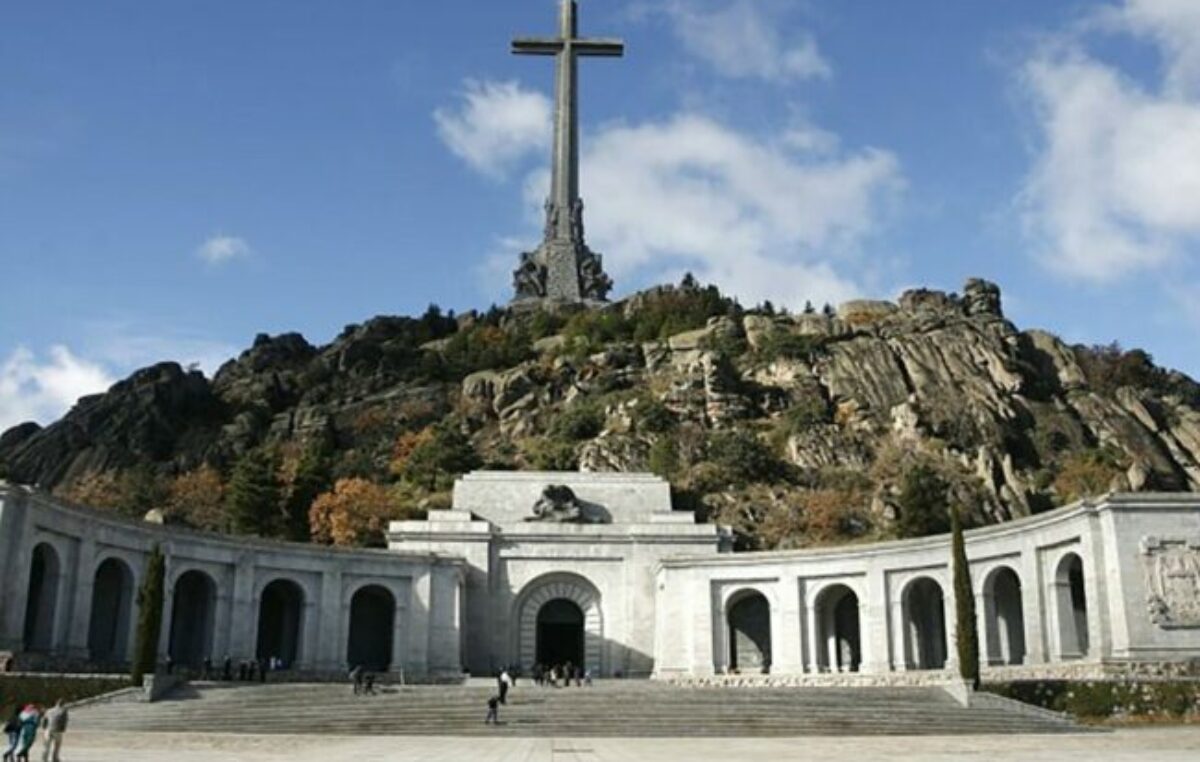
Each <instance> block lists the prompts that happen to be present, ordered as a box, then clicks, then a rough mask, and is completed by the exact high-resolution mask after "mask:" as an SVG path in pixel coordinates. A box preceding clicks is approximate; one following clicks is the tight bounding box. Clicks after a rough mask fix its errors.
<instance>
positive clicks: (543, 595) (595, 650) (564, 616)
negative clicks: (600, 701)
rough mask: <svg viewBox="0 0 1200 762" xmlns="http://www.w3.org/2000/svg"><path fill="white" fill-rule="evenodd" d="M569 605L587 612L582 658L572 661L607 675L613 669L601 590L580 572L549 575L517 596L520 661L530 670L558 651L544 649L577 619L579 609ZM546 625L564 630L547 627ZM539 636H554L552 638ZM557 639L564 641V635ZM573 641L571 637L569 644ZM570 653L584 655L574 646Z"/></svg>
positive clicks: (516, 646)
mask: <svg viewBox="0 0 1200 762" xmlns="http://www.w3.org/2000/svg"><path fill="white" fill-rule="evenodd" d="M567 604H570V605H573V606H574V607H575V609H576V610H577V611H578V612H580V613H582V615H583V624H582V628H583V649H582V659H579V658H577V659H572V660H571V661H572V663H573V664H582V665H583V666H584V667H585V668H586V669H588V670H590V671H591V673H592V674H593V675H596V676H601V675H607V674H608V672H606V671H605V670H606V669H608V668H610V665H608V664H607V663H606V662H607V660H606V658H605V657H604V619H603V616H602V614H601V600H600V592H599V591H598V590H597V589H596V587H595V586H594V585H593V584H592V583H591V582H589V581H588V580H587V579H585V578H583V577H581V576H579V575H577V574H568V573H554V574H547V575H545V576H542V577H539V578H537V579H535V580H533V581H532V582H530V583H529V584H527V585H526V586H525V588H524V589H523V590H522V591H521V594H520V595H518V596H517V600H516V603H515V604H514V606H513V622H514V623H515V625H516V631H515V633H514V640H515V643H514V651H515V653H516V656H517V660H518V662H519V663H520V665H521V666H522V667H523V668H524V669H525V670H527V671H528V670H531V669H532V668H533V665H534V664H537V663H539V661H541V659H540V657H546V656H550V655H553V654H554V653H557V650H555V651H553V652H551V653H546V652H543V651H542V649H543V647H544V644H546V643H549V642H551V640H555V639H556V637H558V636H562V635H563V634H564V633H565V632H566V627H567V625H570V624H571V622H573V621H575V620H574V616H575V612H574V611H571V610H569V609H568V607H567ZM544 625H545V626H550V627H551V628H554V627H561V628H562V629H557V630H555V629H551V630H543V626H544ZM556 634H557V635H556ZM539 635H543V636H545V635H550V636H551V640H547V639H546V637H539ZM557 642H559V643H560V644H561V643H562V640H561V638H559V639H558V640H557ZM569 642H570V641H569V639H568V641H567V643H569ZM555 648H556V649H557V648H558V647H557V646H556V647H555ZM564 650H565V649H564ZM570 653H571V654H573V655H575V656H577V657H578V656H580V654H579V652H578V650H575V647H574V646H572V650H571V651H570ZM541 663H543V664H544V663H546V662H541ZM618 669H619V667H618Z"/></svg>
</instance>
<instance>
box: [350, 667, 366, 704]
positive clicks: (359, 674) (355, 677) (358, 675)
mask: <svg viewBox="0 0 1200 762" xmlns="http://www.w3.org/2000/svg"><path fill="white" fill-rule="evenodd" d="M350 682H352V683H353V684H354V695H355V696H357V695H359V694H360V693H362V689H363V668H362V666H361V665H359V664H355V665H354V666H353V667H352V668H351V669H350Z"/></svg>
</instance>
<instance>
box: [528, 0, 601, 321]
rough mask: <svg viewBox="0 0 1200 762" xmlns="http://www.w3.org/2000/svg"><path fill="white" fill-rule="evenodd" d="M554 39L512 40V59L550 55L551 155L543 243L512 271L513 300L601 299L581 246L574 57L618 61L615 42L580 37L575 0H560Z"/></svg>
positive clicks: (594, 268) (594, 267) (595, 264)
mask: <svg viewBox="0 0 1200 762" xmlns="http://www.w3.org/2000/svg"><path fill="white" fill-rule="evenodd" d="M561 4H562V5H561V10H560V15H559V35H558V37H548V38H547V37H535V38H522V39H517V40H514V41H513V53H515V54H517V55H534V56H555V57H556V58H557V70H558V71H557V78H556V85H555V113H554V153H553V156H552V169H551V187H550V197H549V198H548V199H547V200H546V230H545V237H544V240H543V241H542V245H541V246H540V247H539V248H538V250H537V251H536V252H533V253H532V254H523V255H522V256H521V267H520V268H519V269H518V270H517V271H516V273H514V285H515V287H516V292H517V293H516V299H517V300H518V301H521V300H529V299H550V300H555V301H567V302H580V301H603V300H604V299H605V298H607V296H608V291H609V289H611V288H612V281H611V280H609V278H608V276H606V275H605V274H604V271H603V268H602V267H601V262H600V257H599V256H598V255H596V254H594V253H592V252H591V251H590V250H589V249H588V248H587V245H586V244H585V243H584V234H583V202H582V201H581V200H580V198H579V72H578V64H579V62H578V57H579V56H605V57H620V56H622V55H624V53H625V44H624V43H623V42H621V41H620V40H610V39H584V38H581V37H580V36H579V25H578V3H577V0H561Z"/></svg>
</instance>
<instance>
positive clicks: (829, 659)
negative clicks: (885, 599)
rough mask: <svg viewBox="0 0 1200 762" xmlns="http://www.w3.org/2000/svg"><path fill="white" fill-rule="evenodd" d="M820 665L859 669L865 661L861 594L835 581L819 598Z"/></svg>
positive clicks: (825, 669) (831, 668)
mask: <svg viewBox="0 0 1200 762" xmlns="http://www.w3.org/2000/svg"><path fill="white" fill-rule="evenodd" d="M817 629H818V635H817V638H818V646H817V665H818V666H819V667H820V669H821V671H822V672H857V671H858V668H859V665H860V664H861V663H862V640H861V634H860V632H859V623H858V596H857V595H856V594H855V593H854V591H853V590H851V589H850V588H849V587H847V586H846V585H834V586H833V587H831V588H829V589H827V590H825V591H823V592H822V593H821V595H820V597H819V598H818V599H817Z"/></svg>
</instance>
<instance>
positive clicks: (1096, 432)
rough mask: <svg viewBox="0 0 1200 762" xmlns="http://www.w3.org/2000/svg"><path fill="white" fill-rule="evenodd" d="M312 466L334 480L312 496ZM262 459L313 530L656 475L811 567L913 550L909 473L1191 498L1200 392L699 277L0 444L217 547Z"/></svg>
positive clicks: (403, 325)
mask: <svg viewBox="0 0 1200 762" xmlns="http://www.w3.org/2000/svg"><path fill="white" fill-rule="evenodd" d="M313 452H319V453H320V457H319V460H320V463H322V464H323V465H322V466H321V468H320V469H319V470H320V471H321V474H320V477H319V478H318V479H317V481H316V482H313V483H309V484H308V485H307V486H305V487H304V488H303V489H301V488H300V487H298V486H297V483H296V482H297V479H298V478H299V477H298V476H297V473H298V471H303V470H304V466H302V465H299V464H301V463H302V462H304V461H305V454H306V453H309V454H311V453H313ZM263 453H269V456H270V458H271V459H273V463H274V465H273V467H272V470H271V474H272V476H271V478H272V479H274V480H275V481H276V482H277V483H278V487H279V490H280V492H279V498H278V499H279V503H280V508H279V510H280V511H281V513H283V514H286V513H287V512H288V511H291V512H292V513H293V514H297V515H299V516H300V523H301V524H303V523H304V522H303V519H304V515H305V514H306V513H307V512H308V511H309V510H310V508H311V507H312V503H313V501H314V498H317V495H318V493H321V492H326V493H336V492H338V491H339V490H340V489H342V488H343V487H345V485H346V484H347V483H348V482H354V483H355V484H359V485H360V486H361V485H364V484H366V485H374V486H375V487H376V488H378V490H379V491H380V492H379V494H381V495H384V496H385V499H384V507H383V508H381V509H380V510H381V511H382V512H383V513H385V514H386V513H387V512H388V511H393V512H394V513H396V514H397V515H399V514H403V513H411V512H412V511H413V510H414V509H418V508H420V507H422V506H429V505H436V504H439V503H440V502H444V500H445V494H444V493H445V490H446V488H447V487H448V485H449V484H450V482H451V480H452V478H453V476H454V475H455V473H456V472H459V471H462V470H466V469H468V468H473V467H479V466H487V467H491V468H539V469H550V470H567V469H574V468H577V467H578V468H583V469H585V470H639V471H641V470H653V471H656V472H658V473H660V474H662V475H664V476H666V477H667V478H669V479H671V481H672V483H673V485H675V487H676V496H677V500H678V501H679V502H680V504H681V506H683V505H686V506H687V507H689V508H698V509H700V510H701V512H702V514H703V515H706V516H708V517H710V518H711V519H712V520H719V521H722V522H724V523H729V524H731V525H733V526H734V527H735V528H736V530H737V532H738V536H739V539H740V542H741V544H742V546H743V547H795V546H802V545H807V544H813V543H826V542H839V541H850V540H854V539H858V538H863V539H873V538H878V537H886V536H894V535H896V534H904V533H906V532H908V533H912V532H913V531H914V530H912V528H911V527H909V528H908V529H905V521H904V519H905V516H904V515H903V514H904V512H905V510H906V507H905V491H906V490H911V489H913V485H911V484H906V480H908V479H909V476H910V475H911V474H912V473H913V472H914V471H919V472H921V473H924V474H932V475H933V476H934V477H935V478H936V479H938V480H939V483H941V484H943V485H945V487H946V488H947V490H948V492H949V494H950V495H951V496H952V498H953V500H954V501H955V502H957V503H958V504H960V505H964V506H967V507H968V508H969V509H970V512H971V518H972V520H973V521H975V522H976V523H989V522H997V521H1004V520H1007V519H1010V518H1012V517H1016V516H1022V515H1027V514H1030V513H1035V512H1038V511H1041V510H1045V509H1047V508H1050V507H1052V506H1054V505H1056V504H1060V503H1063V502H1066V501H1069V500H1073V499H1076V498H1078V497H1081V496H1086V495H1088V494H1092V493H1101V492H1105V491H1109V490H1118V489H1119V490H1133V491H1139V490H1150V489H1154V490H1167V491H1179V490H1196V489H1198V488H1200V386H1198V385H1197V384H1196V383H1195V382H1194V381H1192V380H1191V379H1189V378H1187V377H1185V376H1183V375H1181V374H1178V373H1174V372H1168V371H1165V370H1162V369H1160V368H1158V367H1156V366H1154V364H1153V363H1152V362H1151V359H1150V358H1149V357H1148V356H1147V355H1146V354H1144V353H1142V352H1139V351H1136V350H1135V351H1132V352H1125V351H1122V350H1121V349H1120V348H1119V347H1117V346H1115V345H1113V346H1110V347H1073V346H1068V345H1066V344H1064V343H1063V342H1062V341H1060V340H1059V339H1058V338H1056V337H1055V336H1054V335H1052V334H1050V333H1045V332H1042V331H1036V330H1030V331H1022V330H1019V329H1018V328H1017V327H1015V326H1014V325H1013V324H1012V323H1010V322H1009V321H1007V320H1006V319H1005V317H1004V315H1003V311H1002V306H1001V294H1000V291H999V289H998V288H997V287H996V286H995V285H993V284H990V283H987V282H985V281H980V280H971V281H969V282H968V283H967V284H966V286H965V288H964V289H963V293H962V294H961V295H956V294H947V293H942V292H938V291H930V290H915V291H910V292H908V293H905V294H904V295H903V296H902V297H901V298H900V299H899V300H898V302H896V303H892V302H882V301H856V302H850V303H847V304H843V305H841V306H840V307H838V308H836V309H834V308H831V307H826V308H825V309H824V310H813V309H811V308H809V309H806V310H805V312H804V313H802V314H786V313H780V312H777V311H776V310H774V309H773V308H772V307H771V306H770V305H769V304H765V305H761V306H760V307H758V308H754V309H743V308H742V307H740V306H739V305H738V304H736V302H734V301H732V300H729V299H727V298H725V297H723V296H721V295H720V294H719V293H718V292H717V291H716V289H714V288H712V287H709V288H700V287H698V286H697V285H696V284H695V283H694V282H692V281H691V280H690V278H689V279H687V280H685V282H684V283H683V284H681V285H680V286H677V287H661V288H656V289H653V290H650V291H647V292H643V293H640V294H638V295H635V296H633V297H631V298H629V299H626V300H625V301H622V302H619V303H616V304H613V305H612V306H610V307H608V308H606V309H604V310H592V311H581V312H567V313H562V314H552V313H547V312H511V311H508V310H501V309H493V310H492V311H491V312H489V313H486V314H479V313H469V314H466V315H460V316H454V315H443V314H442V313H441V312H440V311H439V310H437V309H436V308H433V307H431V308H430V310H429V311H428V312H427V313H426V314H425V315H424V316H422V317H419V318H393V317H380V318H375V319H373V320H370V321H368V322H366V323H364V324H362V325H354V326H349V327H347V328H346V329H345V330H344V331H343V332H342V334H341V335H340V336H338V337H337V338H336V339H335V340H334V341H333V342H332V343H330V344H329V345H327V346H320V347H318V346H313V345H311V344H310V343H309V342H308V341H306V340H305V339H304V338H303V337H301V336H299V335H297V334H288V335H283V336H276V337H268V336H259V337H258V338H257V339H256V340H255V342H254V345H253V346H252V347H251V348H250V349H248V350H246V351H245V352H244V353H242V355H241V356H240V357H238V358H237V359H236V360H232V361H230V362H229V363H227V364H226V365H224V366H223V367H222V368H221V369H220V370H219V372H217V374H216V375H215V377H214V378H213V379H212V380H211V381H210V380H208V379H206V378H205V377H204V376H203V375H202V374H200V373H198V372H194V371H192V372H189V371H185V370H184V369H182V368H180V367H179V366H178V365H177V364H173V363H164V364H161V365H157V366H154V367H151V368H147V369H144V370H141V371H138V372H137V373H134V374H133V375H132V376H131V377H129V378H128V379H126V380H124V381H122V382H120V383H118V384H116V385H115V386H113V387H112V388H111V389H110V390H109V391H108V392H107V393H105V394H102V395H97V396H93V397H88V398H84V399H81V400H80V401H79V403H78V404H77V405H76V406H75V408H74V409H72V410H71V411H70V412H69V413H68V414H67V415H66V416H64V417H63V418H62V420H60V421H58V422H56V423H53V424H51V425H49V426H47V427H45V428H41V427H39V426H37V425H35V424H24V425H21V426H18V427H16V428H14V429H11V430H10V431H8V432H6V433H4V434H3V435H2V436H0V464H2V466H0V467H2V468H4V469H5V470H6V471H7V474H8V477H9V478H10V479H12V480H14V481H19V482H25V483H30V484H37V485H40V486H42V487H43V488H45V489H52V490H56V491H58V492H59V493H61V494H64V495H66V496H68V497H74V498H76V499H80V500H87V501H89V502H92V503H96V504H101V505H108V506H111V507H113V508H114V509H115V510H124V511H126V512H129V513H141V512H143V510H144V509H148V508H156V507H158V508H161V507H167V508H170V510H166V514H167V516H166V519H167V520H172V515H173V511H174V513H175V514H177V515H178V517H180V518H179V520H181V521H183V520H187V521H190V523H200V524H210V525H212V526H214V527H217V528H229V526H230V523H229V522H230V519H229V517H228V516H224V515H223V514H222V510H221V507H220V504H219V503H214V504H213V505H212V506H210V510H209V511H208V513H207V514H204V513H203V512H201V513H196V512H191V513H189V511H188V510H187V506H186V505H184V506H182V507H180V505H179V504H180V502H181V501H182V502H184V503H186V502H187V501H188V500H189V499H191V500H201V501H203V500H205V499H207V500H209V501H210V502H212V494H208V493H213V492H220V491H221V490H223V489H224V488H225V487H226V486H228V485H230V484H231V482H232V481H236V479H235V476H234V472H235V471H236V470H237V468H238V465H239V463H242V462H243V461H245V460H246V459H248V458H252V457H259V456H261V455H262V454H263ZM309 460H310V461H312V459H311V458H310V459H309ZM314 462H315V461H314ZM200 472H203V473H204V474H207V478H208V482H203V481H201V482H199V484H202V485H204V484H207V485H208V486H207V487H204V488H203V489H202V490H201V491H202V492H205V493H206V494H205V495H203V496H199V497H197V496H196V495H195V493H196V489H195V485H196V484H197V482H196V480H195V478H194V477H195V476H196V475H197V474H198V473H200ZM189 480H190V481H189ZM910 481H911V480H910ZM181 484H183V485H185V486H186V485H192V489H191V492H189V491H188V490H187V489H181V488H180V485H181ZM347 489H348V488H347ZM181 494H182V497H181ZM189 494H191V495H193V496H192V497H190V498H189V497H188V495H189ZM347 494H349V493H347ZM317 499H319V498H317ZM289 505H290V507H288V506H289ZM389 506H390V507H389ZM172 507H173V508H172ZM189 516H190V518H188V517H189ZM313 516H314V517H315V516H316V511H315V510H314V511H313ZM285 518H286V517H285ZM313 520H314V522H315V521H316V519H315V518H314V519H313ZM292 523H293V525H294V524H295V521H293V522H292ZM233 524H234V525H236V524H237V522H236V521H234V522H233ZM285 525H287V521H286V520H284V521H282V522H281V523H280V524H279V525H278V526H281V527H282V526H285ZM271 526H273V525H272V524H270V523H269V522H268V523H265V524H263V525H262V527H263V528H262V529H260V530H259V531H272V530H271V529H270V527H271ZM313 528H314V531H316V524H314V525H313ZM935 528H936V527H929V530H930V531H932V530H933V529H935ZM279 531H281V532H282V531H284V530H282V529H281V530H279ZM917 531H919V530H917ZM293 534H294V532H293ZM318 534H319V535H321V536H322V537H323V538H324V539H328V537H327V536H325V535H324V534H323V533H321V532H318ZM337 537H338V535H337V534H336V532H335V534H334V539H335V540H336V539H337Z"/></svg>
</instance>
